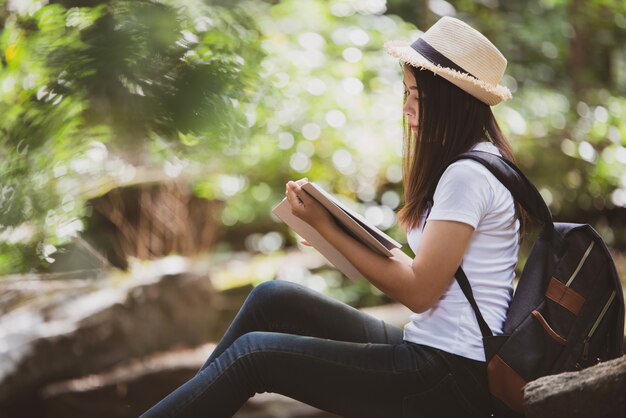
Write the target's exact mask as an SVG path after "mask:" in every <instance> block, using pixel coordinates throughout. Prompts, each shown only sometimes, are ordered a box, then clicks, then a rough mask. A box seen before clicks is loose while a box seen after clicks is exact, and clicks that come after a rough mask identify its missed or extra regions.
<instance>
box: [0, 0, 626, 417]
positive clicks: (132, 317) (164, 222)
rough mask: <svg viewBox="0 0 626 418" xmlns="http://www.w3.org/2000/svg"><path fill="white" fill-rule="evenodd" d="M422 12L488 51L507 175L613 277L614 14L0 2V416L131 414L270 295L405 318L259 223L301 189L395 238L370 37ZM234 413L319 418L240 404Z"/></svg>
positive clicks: (254, 402)
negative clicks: (498, 83) (589, 246)
mask: <svg viewBox="0 0 626 418" xmlns="http://www.w3.org/2000/svg"><path fill="white" fill-rule="evenodd" d="M441 16H456V17H458V18H460V19H462V20H464V21H466V22H468V23H469V24H470V25H472V26H473V27H475V28H476V29H478V30H479V31H481V32H482V33H484V34H485V35H486V36H487V37H488V38H489V39H490V40H492V41H493V42H494V44H495V45H496V46H497V47H498V48H499V49H500V50H501V51H502V52H503V54H504V55H505V56H506V57H507V59H508V68H507V74H506V75H505V77H504V79H503V80H502V83H503V84H504V85H506V86H507V87H508V88H509V89H510V90H511V91H512V93H513V99H512V100H509V101H506V102H504V103H502V104H499V105H497V106H495V107H494V113H495V114H496V117H497V118H498V120H499V122H500V124H501V126H502V128H503V129H504V131H505V134H506V135H507V136H508V138H509V139H510V141H511V142H512V144H513V147H514V151H515V154H516V157H517V159H518V163H519V165H520V166H521V168H522V169H523V170H524V172H525V173H526V174H527V175H528V176H529V177H530V178H531V180H532V181H533V182H534V183H535V185H536V186H537V187H538V189H539V190H540V192H541V194H542V196H543V197H544V199H545V200H546V202H547V203H548V204H549V206H550V209H551V210H552V213H553V215H554V217H555V219H556V220H557V221H560V222H577V223H589V224H592V225H593V226H594V228H595V229H596V230H597V231H598V232H599V233H600V235H601V236H602V237H603V238H604V240H605V241H606V243H607V244H608V245H609V247H610V249H611V252H612V255H613V256H614V260H615V262H616V264H617V266H618V270H619V273H620V277H621V278H622V280H624V279H625V278H626V259H625V256H624V252H625V251H626V98H625V97H624V96H625V95H624V93H625V92H626V47H625V46H624V45H626V3H624V2H623V1H621V0H586V1H583V0H528V1H524V2H511V1H503V0H449V1H446V0H410V1H409V0H389V1H385V0H327V1H323V0H297V1H296V0H282V1H277V0H273V1H269V0H268V1H261V0H256V1H253V0H248V1H237V0H167V1H166V0H164V1H156V0H154V1H148V0H132V1H121V0H110V1H102V0H59V1H46V0H0V25H1V27H2V32H1V35H0V48H1V51H2V54H1V65H0V108H1V113H2V118H0V313H1V314H2V316H0V417H5V416H6V417H34V416H38V417H64V416H69V415H73V416H90V417H96V416H97V417H100V416H102V417H131V416H137V415H139V414H140V413H141V412H143V411H144V410H145V409H147V408H148V407H149V406H151V405H152V404H154V403H155V402H157V401H158V400H159V399H161V398H162V397H163V396H164V395H165V394H167V393H169V392H170V391H171V390H173V389H174V388H176V387H177V386H178V385H180V384H181V383H182V382H184V381H185V380H186V379H188V378H189V377H191V376H193V374H195V371H196V370H197V368H198V367H199V366H200V365H201V364H202V363H203V361H204V359H205V358H206V357H207V356H208V354H209V353H210V351H211V349H212V347H213V344H214V343H215V342H217V341H218V340H219V338H220V337H221V335H222V333H223V332H224V330H225V329H226V327H227V326H228V324H229V322H230V321H231V320H232V318H233V316H234V314H235V313H236V312H237V310H238V309H239V307H240V306H241V303H242V301H243V300H244V299H245V296H246V295H247V293H248V292H249V291H250V289H252V288H253V287H254V286H255V285H257V284H259V283H261V282H263V281H266V280H273V279H277V278H278V279H284V280H290V281H295V282H298V283H302V284H304V285H306V286H309V287H311V288H313V289H315V290H318V291H320V292H323V293H326V294H328V295H330V296H332V297H334V298H337V299H339V300H342V301H344V302H346V303H349V304H350V305H352V306H355V307H357V308H361V309H364V310H367V311H368V312H372V313H373V314H376V315H379V316H380V317H381V318H385V319H388V320H389V321H390V322H394V323H396V324H397V325H399V326H402V325H403V324H404V323H406V322H408V315H409V312H408V311H407V310H403V309H402V307H398V306H397V305H395V304H394V303H393V300H391V299H389V298H388V297H386V296H385V295H383V294H382V293H381V292H380V291H378V290H377V289H376V288H374V287H373V286H372V285H370V284H369V283H368V282H367V281H361V282H352V281H349V280H347V279H346V278H345V277H343V276H342V275H341V274H340V273H338V272H337V271H336V270H334V269H333V268H332V267H331V266H329V265H328V264H327V263H326V262H325V260H324V259H323V258H322V257H321V256H320V255H319V253H317V251H316V250H314V249H312V248H308V247H303V246H302V245H301V244H300V243H299V237H297V236H296V235H295V234H294V233H293V232H292V231H290V230H289V229H288V228H287V227H286V225H285V224H283V223H282V222H280V221H279V220H278V218H276V217H274V216H273V215H272V214H271V209H272V208H273V207H274V206H275V205H277V204H278V203H279V202H280V201H281V200H282V199H283V197H284V190H285V183H286V182H287V181H289V180H296V179H299V178H302V177H308V178H309V180H312V181H315V182H317V183H319V184H320V185H322V186H323V187H325V188H326V190H328V191H331V192H332V193H334V194H335V195H336V196H337V197H338V198H339V199H342V200H345V202H346V204H348V205H349V206H351V207H353V208H354V209H355V210H357V211H358V212H360V213H362V214H363V215H364V216H365V217H367V218H368V219H369V220H370V221H371V222H373V223H374V224H376V225H377V226H378V227H379V228H380V229H381V230H384V231H385V232H386V233H388V234H389V235H391V236H392V237H393V238H394V239H396V240H398V241H400V242H401V243H403V244H406V236H405V235H404V233H403V232H402V230H401V229H400V228H399V227H398V225H397V223H396V219H395V210H396V209H397V208H398V206H399V205H400V204H401V181H402V169H401V152H402V126H401V120H402V81H401V80H402V78H401V76H402V73H401V69H400V66H399V65H398V63H397V61H396V60H395V59H393V58H391V57H389V56H387V55H386V54H384V53H383V52H382V44H383V42H384V41H386V40H389V39H401V40H402V39H403V40H409V39H414V38H416V37H417V36H418V35H419V34H420V33H421V32H422V31H424V30H426V29H427V28H428V27H430V26H431V25H432V24H433V23H434V22H435V21H436V20H438V19H439V18H440V17H441ZM403 249H404V251H406V253H407V254H409V255H411V256H413V254H412V252H411V250H410V248H409V247H408V245H405V246H404V247H403ZM527 253H528V246H527V245H526V246H525V247H523V248H522V251H521V253H520V263H519V264H518V268H517V272H518V274H519V272H521V268H522V267H523V263H524V260H525V258H526V255H527ZM237 416H238V417H247V416H250V417H252V416H255V417H262V416H267V417H290V416H293V417H296V416H298V417H305V416H307V417H313V416H319V417H322V416H330V415H329V414H323V413H321V412H320V411H316V410H314V409H313V408H308V407H307V406H306V405H303V404H298V403H297V402H289V401H288V400H287V399H283V398H281V397H278V396H270V395H265V396H263V395H257V396H255V397H254V398H252V399H251V400H250V401H249V402H248V404H247V405H246V406H245V407H244V408H243V409H242V411H240V413H239V414H238V415H237Z"/></svg>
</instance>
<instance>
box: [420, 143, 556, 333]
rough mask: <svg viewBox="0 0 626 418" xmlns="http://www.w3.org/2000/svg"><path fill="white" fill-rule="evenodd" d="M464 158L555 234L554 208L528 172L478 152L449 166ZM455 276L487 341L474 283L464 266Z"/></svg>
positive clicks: (485, 327) (491, 155) (466, 154)
mask: <svg viewBox="0 0 626 418" xmlns="http://www.w3.org/2000/svg"><path fill="white" fill-rule="evenodd" d="M461 159H470V160H474V161H477V162H479V163H480V164H482V165H483V166H485V167H486V168H487V169H488V170H489V171H490V172H491V173H492V174H493V175H494V176H495V177H496V178H497V179H498V180H499V181H500V183H502V184H503V185H504V186H505V187H506V188H507V189H508V190H509V191H510V192H511V195H512V196H513V199H514V200H515V201H516V202H518V203H520V204H521V205H522V207H524V209H526V211H527V212H528V213H529V214H530V215H531V216H533V217H534V218H536V219H538V220H540V221H542V222H543V223H544V229H546V230H548V231H552V230H553V229H554V223H553V220H552V213H551V212H550V209H549V208H548V206H547V205H546V203H545V201H544V200H543V198H542V197H541V194H540V193H539V191H538V190H537V188H536V187H535V186H534V185H533V184H532V183H531V182H530V180H528V178H527V177H526V176H525V175H524V173H522V172H521V171H520V170H519V168H517V166H516V165H515V164H513V163H512V162H510V161H508V160H506V159H504V158H502V157H500V156H498V155H495V154H492V153H490V152H486V151H478V150H472V151H468V152H465V153H462V154H459V155H457V156H456V157H454V158H453V159H452V160H451V161H450V163H449V164H452V163H453V162H455V161H458V160H461ZM444 170H445V169H444ZM442 175H443V172H441V173H439V175H438V176H437V177H436V178H435V181H434V186H433V187H435V186H436V184H437V183H438V182H439V179H440V178H441V176H442ZM433 194H434V190H431V193H430V197H431V198H432V195H433ZM454 276H455V278H456V280H457V282H458V283H459V287H460V288H461V290H462V291H463V294H464V295H465V297H466V298H467V300H468V302H469V303H470V305H471V306H472V309H473V310H474V313H475V314H476V319H477V320H478V326H479V327H480V332H481V333H482V335H483V338H487V337H491V336H493V333H492V332H491V329H490V328H489V325H488V324H487V322H486V321H485V318H483V316H482V314H481V313H480V308H479V307H478V304H477V303H476V299H474V293H473V292H472V286H471V285H470V282H469V280H468V279H467V276H466V275H465V272H464V271H463V269H462V268H461V266H459V268H458V269H457V271H456V273H455V275H454Z"/></svg>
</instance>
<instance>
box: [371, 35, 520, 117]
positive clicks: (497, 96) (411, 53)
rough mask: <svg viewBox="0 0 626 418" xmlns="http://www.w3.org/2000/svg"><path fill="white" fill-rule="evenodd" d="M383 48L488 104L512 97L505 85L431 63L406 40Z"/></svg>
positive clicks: (390, 42) (385, 44) (394, 42)
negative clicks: (488, 81) (494, 83)
mask: <svg viewBox="0 0 626 418" xmlns="http://www.w3.org/2000/svg"><path fill="white" fill-rule="evenodd" d="M383 50H384V51H385V52H386V53H387V54H389V55H391V56H392V57H395V58H398V59H399V60H400V61H401V62H403V63H406V64H410V65H412V66H413V67H416V68H425V69H427V70H430V71H432V72H433V73H435V74H437V75H440V76H442V77H443V78H445V79H446V80H448V81H449V82H451V83H452V84H454V85H456V86H457V87H459V88H460V89H462V90H464V91H466V92H468V93H469V94H471V95H472V96H474V97H476V98H477V99H479V100H480V101H482V102H484V103H486V104H488V105H489V106H493V105H496V104H498V103H500V102H502V101H504V100H508V99H510V98H511V97H512V95H511V91H510V90H509V89H508V88H507V87H505V86H502V85H495V86H494V85H491V84H488V83H486V82H484V81H482V80H478V79H477V78H474V77H472V76H470V75H467V74H463V73H460V72H458V71H456V70H453V69H451V68H447V67H442V66H441V65H437V64H433V63H432V62H430V61H429V60H427V59H426V58H425V57H424V56H423V55H421V54H420V53H419V52H417V51H416V50H415V49H413V48H411V45H410V44H409V43H408V42H404V41H387V42H385V43H384V45H383Z"/></svg>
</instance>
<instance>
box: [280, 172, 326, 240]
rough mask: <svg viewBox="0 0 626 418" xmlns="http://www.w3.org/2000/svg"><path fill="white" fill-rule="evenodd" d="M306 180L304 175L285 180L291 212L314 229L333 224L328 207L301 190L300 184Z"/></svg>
mask: <svg viewBox="0 0 626 418" xmlns="http://www.w3.org/2000/svg"><path fill="white" fill-rule="evenodd" d="M307 182H308V179H307V178H306V177H305V178H303V179H300V180H297V181H289V182H287V184H286V187H285V195H286V196H287V200H288V201H289V205H290V206H291V213H292V214H293V215H295V216H297V217H298V218H300V219H302V220H303V221H304V222H306V223H308V224H309V225H311V226H312V227H313V228H315V229H316V230H320V229H321V228H323V227H325V226H326V225H328V224H333V223H334V222H335V220H334V219H333V217H332V215H331V214H330V212H329V211H328V209H326V208H325V207H324V206H322V204H321V203H319V202H318V201H317V200H315V199H314V198H312V197H311V196H310V195H309V194H308V193H307V192H305V191H304V190H302V188H301V185H303V184H305V183H307ZM302 243H303V244H304V245H310V244H309V243H308V242H306V243H305V242H302Z"/></svg>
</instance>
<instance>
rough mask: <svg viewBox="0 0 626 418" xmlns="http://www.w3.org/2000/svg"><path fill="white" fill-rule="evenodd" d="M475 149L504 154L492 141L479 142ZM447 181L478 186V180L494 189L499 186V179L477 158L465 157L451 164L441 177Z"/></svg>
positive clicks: (499, 154)
mask: <svg viewBox="0 0 626 418" xmlns="http://www.w3.org/2000/svg"><path fill="white" fill-rule="evenodd" d="M472 149H473V150H478V151H486V152H489V153H492V154H495V155H498V156H502V154H501V153H500V150H498V148H497V147H496V146H495V145H494V144H492V143H491V142H487V141H485V142H479V143H477V144H476V145H474V146H473V147H472ZM441 179H443V180H444V181H445V182H450V181H452V182H454V183H457V184H468V185H473V186H476V183H477V182H480V183H482V184H483V185H484V186H489V187H490V188H492V189H495V188H497V184H498V183H499V181H498V179H497V178H496V177H495V176H494V175H493V173H491V171H489V169H488V168H487V167H485V166H484V165H482V164H481V163H479V162H478V161H475V160H470V159H463V160H458V161H455V162H453V163H452V164H450V165H449V166H448V167H447V168H446V169H445V170H444V173H443V175H442V177H441Z"/></svg>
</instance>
